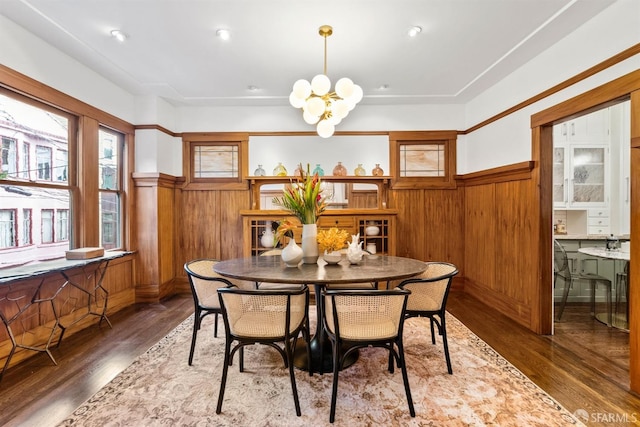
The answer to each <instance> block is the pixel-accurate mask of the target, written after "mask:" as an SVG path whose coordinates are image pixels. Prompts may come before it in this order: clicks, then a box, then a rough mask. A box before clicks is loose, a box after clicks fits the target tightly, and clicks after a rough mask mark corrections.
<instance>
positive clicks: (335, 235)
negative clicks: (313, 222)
mask: <svg viewBox="0 0 640 427" xmlns="http://www.w3.org/2000/svg"><path fill="white" fill-rule="evenodd" d="M348 238H349V233H348V232H347V231H346V230H340V229H338V228H336V227H331V228H329V229H324V230H319V231H318V236H317V241H318V246H320V250H321V251H326V252H334V251H339V250H340V249H342V248H344V247H345V245H346V243H347V239H348Z"/></svg>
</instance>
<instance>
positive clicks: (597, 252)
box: [578, 247, 631, 331]
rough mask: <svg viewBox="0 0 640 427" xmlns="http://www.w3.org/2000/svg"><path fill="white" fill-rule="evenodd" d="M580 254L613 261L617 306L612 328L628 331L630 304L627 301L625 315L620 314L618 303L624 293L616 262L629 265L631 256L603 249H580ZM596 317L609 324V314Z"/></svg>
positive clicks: (600, 314) (599, 314)
mask: <svg viewBox="0 0 640 427" xmlns="http://www.w3.org/2000/svg"><path fill="white" fill-rule="evenodd" d="M578 252H580V253H582V254H585V255H590V256H595V257H598V258H604V259H608V260H612V261H613V278H614V280H612V283H615V286H614V289H615V301H616V304H615V313H613V316H612V319H611V326H613V327H614V328H618V329H622V330H625V331H628V330H629V302H628V301H627V304H626V310H625V311H624V313H618V301H620V299H621V297H620V293H621V292H623V290H622V289H620V287H621V286H620V285H621V283H620V281H619V280H618V266H617V263H616V261H621V262H623V263H628V262H629V261H630V260H631V254H630V253H629V252H627V251H623V250H621V249H613V250H610V249H606V248H603V247H587V248H579V249H578ZM623 270H625V267H622V268H621V269H620V271H623ZM628 280H629V278H628V277H627V278H626V279H625V281H628ZM625 297H626V298H627V299H628V298H629V295H628V294H625ZM594 316H595V318H596V319H597V320H598V321H600V322H602V323H604V324H607V323H608V313H594Z"/></svg>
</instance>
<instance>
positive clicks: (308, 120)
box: [302, 111, 320, 125]
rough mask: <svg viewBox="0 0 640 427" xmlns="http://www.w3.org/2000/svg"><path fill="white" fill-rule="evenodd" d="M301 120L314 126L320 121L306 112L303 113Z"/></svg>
mask: <svg viewBox="0 0 640 427" xmlns="http://www.w3.org/2000/svg"><path fill="white" fill-rule="evenodd" d="M302 118H303V119H304V121H305V122H306V123H308V124H310V125H315V124H316V123H318V120H320V116H314V115H313V114H311V113H310V112H308V111H305V112H304V113H302Z"/></svg>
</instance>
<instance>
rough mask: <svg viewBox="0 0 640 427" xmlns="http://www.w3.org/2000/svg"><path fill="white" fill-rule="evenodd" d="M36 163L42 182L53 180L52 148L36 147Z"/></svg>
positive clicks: (39, 178)
mask: <svg viewBox="0 0 640 427" xmlns="http://www.w3.org/2000/svg"><path fill="white" fill-rule="evenodd" d="M36 163H37V166H38V177H37V179H38V180H40V181H50V180H51V147H43V146H40V145H38V146H36Z"/></svg>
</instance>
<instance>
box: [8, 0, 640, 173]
mask: <svg viewBox="0 0 640 427" xmlns="http://www.w3.org/2000/svg"><path fill="white" fill-rule="evenodd" d="M0 40H2V49H0V63H2V64H3V65H5V66H7V67H10V68H12V69H14V70H16V71H18V72H21V73H23V74H25V75H27V76H29V77H31V78H34V79H36V80H38V81H41V82H43V83H45V84H47V85H49V86H52V87H54V88H55V89H58V90H60V91H62V92H64V93H66V94H68V95H71V96H73V97H75V98H77V99H80V100H82V101H84V102H86V103H88V104H91V105H93V106H95V107H97V108H100V109H102V110H104V111H106V112H108V113H111V114H113V115H115V116H117V117H119V118H121V119H123V120H126V121H129V122H131V123H134V124H159V125H161V126H164V127H166V128H167V129H169V130H172V131H175V132H203V131H255V132H257V131H265V132H269V131H272V132H277V131H308V130H312V127H311V126H309V125H307V124H306V123H304V121H303V120H302V118H301V115H300V112H299V111H298V110H296V109H294V108H292V107H288V106H285V107H250V108H243V107H224V108H223V107H220V108H200V107H180V108H174V107H172V106H171V105H169V104H167V103H166V102H164V101H162V100H159V99H148V98H145V97H143V98H135V97H134V96H133V95H131V94H130V93H128V92H126V91H124V90H123V89H121V88H119V87H117V86H116V85H114V84H113V83H111V82H110V81H108V80H106V79H104V78H102V77H100V76H99V75H97V74H96V73H94V72H93V71H91V70H89V69H88V68H86V67H84V66H83V65H81V64H79V63H78V62H76V61H75V60H73V59H71V58H70V57H68V56H67V55H65V54H63V53H61V52H60V51H58V50H56V49H54V48H52V47H51V46H50V45H49V44H47V43H46V42H45V41H43V40H41V39H38V38H37V37H35V36H33V35H31V34H30V33H27V32H26V31H24V30H23V29H22V28H21V27H19V26H17V25H16V24H14V23H13V22H11V21H9V20H7V19H6V18H4V17H3V16H0ZM638 42H640V1H638V0H618V1H617V2H616V3H614V4H613V5H612V6H610V7H608V8H607V9H605V10H604V11H603V12H602V13H600V14H599V15H598V16H596V17H595V18H594V19H592V20H591V21H590V22H588V23H586V24H585V25H583V26H582V27H581V28H579V29H577V30H576V31H574V32H573V33H572V34H570V35H569V36H567V37H566V38H565V39H563V40H560V41H559V42H558V43H557V44H556V45H554V46H552V47H551V48H550V49H548V50H547V51H545V52H543V53H542V54H541V55H539V56H538V57H536V58H535V59H534V60H532V61H530V62H529V63H527V64H525V65H524V66H523V67H521V68H520V69H519V70H518V71H517V72H515V73H513V74H512V75H510V76H509V77H507V78H505V79H504V80H503V81H501V82H500V83H498V84H497V85H495V86H494V87H492V88H491V89H489V90H487V91H486V92H484V93H482V94H481V95H479V96H478V97H476V98H475V99H474V100H472V101H471V102H469V103H468V104H467V105H465V106H461V105H397V106H369V105H359V106H357V107H356V109H355V110H354V111H352V112H351V114H350V115H349V116H348V117H347V118H346V119H345V120H344V122H343V123H341V124H340V125H339V126H338V130H350V131H376V130H385V131H386V130H434V129H437V130H451V129H457V130H462V129H466V128H469V127H471V126H473V125H475V124H477V123H479V122H481V121H482V120H484V119H486V118H488V117H491V116H493V115H495V114H497V113H500V112H501V111H503V110H505V109H507V108H509V107H512V106H513V105H516V104H518V103H519V102H522V101H524V100H526V99H527V98H529V97H531V96H533V95H535V94H537V93H540V92H541V91H543V90H545V89H548V88H550V87H552V86H554V85H555V84H558V83H560V82H562V81H564V80H566V79H567V78H569V77H571V76H574V75H576V74H577V73H579V72H582V71H584V70H585V69H587V68H589V67H591V66H593V65H595V64H597V63H599V62H601V61H603V60H604V59H607V58H609V57H611V56H613V55H614V54H616V53H619V52H620V51H622V50H624V49H626V48H628V47H630V46H632V45H634V44H636V43H638ZM51 64H55V66H51ZM638 68H640V58H632V59H630V60H627V61H625V62H624V63H622V64H619V65H617V66H615V67H612V68H610V69H608V70H606V71H604V72H602V73H600V74H599V75H597V76H594V77H592V78H590V79H588V80H586V81H583V82H581V83H579V84H577V85H575V86H573V87H571V88H569V89H567V90H564V91H562V92H561V93H558V94H556V95H554V96H551V97H549V98H547V99H544V100H542V101H540V102H538V103H536V104H535V105H533V106H530V107H527V108H526V109H523V110H521V111H520V112H518V113H516V114H514V115H512V116H510V117H507V118H505V119H503V120H500V121H499V122H497V123H494V124H491V125H489V126H486V127H484V128H482V129H480V130H478V131H477V132H474V133H472V134H470V135H466V136H463V137H460V138H459V142H458V159H457V160H458V173H469V172H474V171H478V170H483V169H488V168H493V167H498V166H502V165H506V164H511V163H518V162H522V161H526V160H530V158H531V136H530V121H529V120H530V116H531V115H532V114H534V113H536V112H538V111H540V110H542V109H545V108H547V107H549V106H552V105H554V104H556V103H558V102H561V101H562V100H565V99H568V98H570V97H572V96H575V95H577V94H579V93H581V92H584V91H586V90H589V89H591V88H593V87H596V86H598V85H601V84H603V83H605V82H607V81H610V80H612V79H614V78H616V77H619V76H621V75H624V74H626V73H628V72H630V71H633V70H636V69H638ZM70 75H72V76H73V78H69V76H70ZM154 132H155V133H154ZM137 134H138V137H139V141H137V145H138V146H137V150H136V153H137V158H136V170H137V171H140V172H152V171H154V170H153V169H155V171H157V172H164V173H169V174H173V175H181V174H182V173H181V164H182V159H181V145H180V141H179V138H171V137H168V136H167V135H165V134H163V133H161V132H157V131H152V132H149V131H144V132H142V131H140V132H138V133H137ZM265 166H266V165H265Z"/></svg>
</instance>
